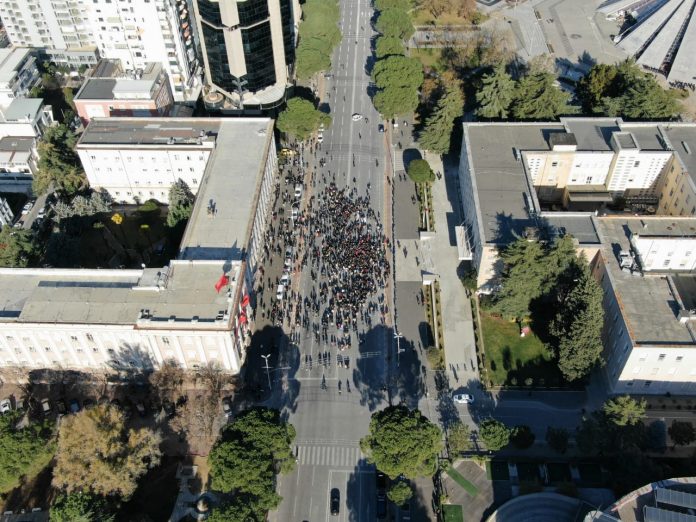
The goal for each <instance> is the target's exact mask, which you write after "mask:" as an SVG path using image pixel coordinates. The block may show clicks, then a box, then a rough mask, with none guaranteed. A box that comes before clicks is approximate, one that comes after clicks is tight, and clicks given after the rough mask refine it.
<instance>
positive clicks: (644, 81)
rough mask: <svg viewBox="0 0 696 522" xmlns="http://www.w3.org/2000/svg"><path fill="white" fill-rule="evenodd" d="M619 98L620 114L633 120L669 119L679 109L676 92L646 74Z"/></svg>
mask: <svg viewBox="0 0 696 522" xmlns="http://www.w3.org/2000/svg"><path fill="white" fill-rule="evenodd" d="M621 100H622V102H621V106H622V110H621V114H620V116H623V117H625V118H631V119H634V120H648V119H649V120H662V119H669V118H672V117H673V116H675V115H676V114H678V113H679V112H680V110H681V104H680V103H679V101H678V100H677V97H676V94H675V93H674V92H673V91H667V90H665V89H663V88H662V87H661V86H660V84H659V83H657V80H656V79H655V78H653V77H652V76H648V75H645V76H643V77H642V78H640V80H638V81H636V82H635V83H633V84H632V85H631V86H630V87H629V88H628V91H626V93H625V94H624V95H623V96H622V97H621Z"/></svg>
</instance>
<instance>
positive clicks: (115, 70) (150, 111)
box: [73, 60, 174, 125]
mask: <svg viewBox="0 0 696 522" xmlns="http://www.w3.org/2000/svg"><path fill="white" fill-rule="evenodd" d="M73 103H74V104H75V109H76V110H77V114H78V116H79V117H80V119H81V120H82V124H83V125H87V124H88V123H89V121H90V119H92V118H109V117H113V116H169V113H170V112H171V110H172V107H173V105H174V97H173V95H172V90H171V86H170V84H169V79H168V77H167V72H166V71H165V70H164V68H163V67H162V64H160V63H157V62H152V63H148V64H146V65H145V67H144V68H143V69H142V71H141V72H132V73H131V74H126V73H125V71H124V70H123V69H122V68H121V65H120V62H118V61H117V60H102V61H101V62H100V63H99V65H98V66H97V67H96V68H95V70H94V72H93V73H92V75H91V76H90V77H89V78H87V79H86V80H85V82H84V83H83V84H82V87H80V90H79V91H78V92H77V94H76V95H75V98H74V99H73Z"/></svg>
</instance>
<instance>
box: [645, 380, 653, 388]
mask: <svg viewBox="0 0 696 522" xmlns="http://www.w3.org/2000/svg"><path fill="white" fill-rule="evenodd" d="M651 384H652V381H645V382H644V383H643V386H645V387H646V388H647V387H648V386H650V385H651Z"/></svg>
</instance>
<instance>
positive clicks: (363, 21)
mask: <svg viewBox="0 0 696 522" xmlns="http://www.w3.org/2000/svg"><path fill="white" fill-rule="evenodd" d="M340 9H341V20H340V26H341V31H342V33H343V40H342V42H341V44H340V46H339V47H338V48H337V49H336V51H335V54H334V58H333V69H332V71H331V73H332V75H331V76H330V77H329V78H325V79H323V86H322V87H323V93H320V94H321V95H322V96H321V97H322V103H323V104H324V107H327V106H328V108H329V110H330V114H331V117H332V119H333V121H332V125H331V126H330V127H329V128H328V129H326V131H325V132H324V133H323V136H324V139H323V142H322V143H321V144H316V148H315V149H314V151H312V150H311V148H308V147H306V148H305V150H304V153H303V158H302V159H303V161H305V162H307V163H308V168H307V170H308V171H311V170H313V169H316V172H317V174H316V178H315V180H316V186H312V184H311V183H308V184H307V187H306V190H305V194H304V197H303V199H304V201H305V203H306V202H307V201H308V200H309V198H311V196H312V195H313V194H321V191H322V189H323V187H324V183H323V181H322V175H326V176H327V179H326V182H327V183H330V182H331V180H332V179H333V176H334V175H335V180H336V185H337V186H338V188H342V187H347V188H349V189H352V188H353V187H355V188H357V190H358V195H359V196H365V194H366V193H367V187H368V184H369V185H370V191H369V192H370V198H371V199H370V203H371V205H372V208H373V209H374V211H375V212H379V213H380V217H382V213H383V210H384V198H385V193H384V190H385V183H384V176H385V174H384V172H385V170H384V169H385V165H386V162H385V159H384V158H385V146H384V134H382V133H380V132H379V131H378V125H379V123H380V122H381V120H380V116H379V114H378V113H377V112H376V111H375V109H374V107H373V106H372V101H371V99H370V96H369V93H368V89H369V85H370V77H369V74H368V73H367V70H369V66H370V64H371V60H372V50H371V38H372V37H373V36H374V34H375V33H374V32H373V31H372V28H371V26H370V18H371V17H372V15H373V11H372V8H371V6H370V2H369V0H343V1H341V3H340ZM355 113H358V114H361V115H362V116H363V118H362V119H361V120H359V121H353V120H352V115H353V114H355ZM319 160H324V161H325V164H324V166H323V167H322V168H319V166H318V162H319ZM306 179H307V178H306ZM317 197H320V196H317ZM293 279H294V281H293V284H292V289H293V290H295V291H297V292H299V293H301V294H302V295H303V296H307V295H309V294H310V292H311V290H312V288H316V285H317V283H318V281H317V280H315V279H314V278H312V277H311V275H310V274H309V267H307V268H305V269H304V270H302V271H301V272H296V273H295V274H294V278H293ZM320 279H321V278H320ZM380 292H382V289H375V294H374V295H373V296H372V300H373V301H374V300H375V299H376V298H377V296H378V295H379V293H380ZM322 308H323V307H322ZM319 316H321V314H319ZM372 319H373V320H372V326H371V327H367V325H365V324H363V323H362V322H361V325H360V327H359V332H360V333H361V334H364V335H365V341H364V343H362V344H359V343H358V339H357V336H356V334H355V333H351V335H352V346H351V347H350V348H348V349H345V350H343V351H340V350H339V348H338V347H337V346H334V345H332V344H331V343H326V342H324V341H323V340H320V341H317V340H316V339H315V336H314V335H313V334H312V332H311V329H310V331H307V330H305V329H304V328H300V327H296V328H290V329H288V327H287V325H286V334H288V335H289V336H290V337H289V338H290V339H291V342H290V343H289V347H288V349H287V350H286V351H285V352H286V354H289V355H288V358H289V359H290V360H283V356H282V355H281V360H280V361H279V363H278V364H279V365H285V366H286V367H288V368H293V369H294V370H293V371H288V372H287V374H285V375H284V376H279V380H278V382H277V385H276V390H275V392H274V394H273V398H272V399H271V400H270V401H269V404H270V405H274V406H277V407H280V408H281V410H282V411H283V413H284V414H285V415H286V416H287V418H288V420H289V421H290V422H291V423H292V424H293V425H294V426H295V429H296V430H297V438H296V441H295V444H296V447H295V451H296V455H297V467H296V470H295V471H294V472H293V473H291V474H289V475H286V476H282V477H280V478H279V485H278V491H279V493H280V495H281V496H282V497H283V498H284V501H283V502H282V504H281V505H280V507H279V509H278V510H277V511H275V512H272V513H271V514H270V519H271V520H278V521H283V522H285V521H299V522H301V521H305V520H306V521H312V522H315V521H321V520H332V521H333V520H336V521H347V520H351V521H357V522H360V521H365V522H367V521H372V520H375V518H376V516H375V474H374V467H373V466H370V465H369V464H367V462H366V461H365V459H364V456H363V455H362V454H361V452H360V448H359V441H360V439H361V438H362V437H363V436H365V434H366V433H367V431H368V425H369V422H370V416H371V414H372V412H373V411H375V410H377V409H379V408H382V407H384V406H385V405H386V404H387V397H386V393H385V392H383V391H382V383H384V382H386V381H387V374H386V369H387V368H386V364H387V362H386V358H385V354H386V349H387V344H386V343H387V333H388V330H387V329H386V328H384V327H382V326H381V324H380V317H379V316H378V315H374V316H373V318H372ZM315 320H316V321H319V318H312V321H315ZM335 331H336V330H335V326H333V325H331V326H330V327H329V331H328V333H329V335H331V334H334V333H335ZM320 352H321V353H323V352H329V353H330V359H329V360H330V361H331V363H330V364H329V365H320V364H318V362H319V355H318V354H319V353H320ZM338 356H340V357H341V358H342V359H343V358H345V357H346V356H347V357H348V358H349V360H350V367H349V368H345V367H338V365H337V364H336V361H337V358H338ZM308 357H311V358H312V361H313V363H312V364H311V365H309V364H308V363H307V361H308ZM323 383H324V384H325V386H324V385H323ZM333 488H338V489H339V491H340V499H341V500H340V514H339V515H338V516H332V515H331V514H330V511H329V493H330V491H331V490H332V489H333Z"/></svg>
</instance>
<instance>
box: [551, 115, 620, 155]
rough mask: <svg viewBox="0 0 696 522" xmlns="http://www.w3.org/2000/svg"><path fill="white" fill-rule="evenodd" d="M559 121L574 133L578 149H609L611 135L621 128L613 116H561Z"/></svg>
mask: <svg viewBox="0 0 696 522" xmlns="http://www.w3.org/2000/svg"><path fill="white" fill-rule="evenodd" d="M561 122H562V123H563V124H564V125H565V127H566V128H567V129H568V132H572V133H573V134H575V139H576V140H577V143H578V150H587V151H610V150H612V148H611V135H612V134H613V133H614V132H619V131H620V130H621V129H620V128H619V122H618V120H615V119H614V118H562V119H561Z"/></svg>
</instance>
